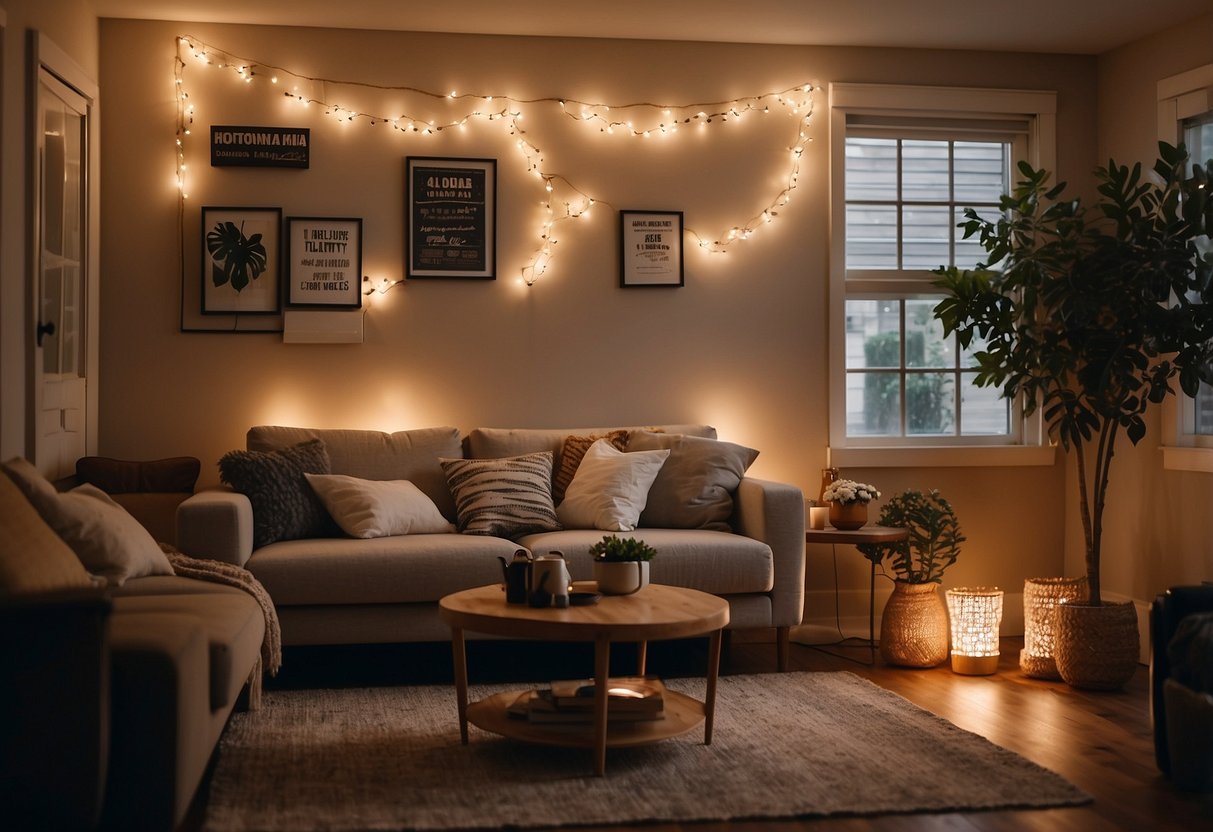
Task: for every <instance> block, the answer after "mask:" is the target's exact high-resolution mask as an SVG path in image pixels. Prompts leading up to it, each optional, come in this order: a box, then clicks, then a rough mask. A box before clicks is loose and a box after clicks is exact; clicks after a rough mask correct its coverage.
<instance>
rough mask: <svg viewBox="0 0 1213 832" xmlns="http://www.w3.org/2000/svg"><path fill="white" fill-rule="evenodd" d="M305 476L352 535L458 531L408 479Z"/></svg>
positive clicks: (337, 475)
mask: <svg viewBox="0 0 1213 832" xmlns="http://www.w3.org/2000/svg"><path fill="white" fill-rule="evenodd" d="M304 476H305V477H307V481H308V483H310V484H311V486H312V489H313V490H314V491H315V492H316V495H317V496H318V497H320V501H321V502H322V503H324V507H325V508H327V509H328V510H329V514H331V515H332V516H333V519H334V520H336V521H337V525H338V526H340V527H341V530H342V531H344V532H345V533H346V534H348V535H349V536H350V537H360V538H370V537H391V536H392V535H397V534H441V533H443V532H453V531H455V527H454V526H453V525H452V524H451V523H450V522H448V521H447V519H446V518H445V517H443V516H442V512H440V511H438V506H436V505H434V501H433V500H431V499H430V498H429V497H427V496H426V495H425V493H424V492H423V491H422V490H421V489H420V488H418V487H417V486H415V485H413V484H412V483H411V482H409V481H408V480H362V479H358V478H357V477H347V476H345V475H344V474H307V473H305V474H304Z"/></svg>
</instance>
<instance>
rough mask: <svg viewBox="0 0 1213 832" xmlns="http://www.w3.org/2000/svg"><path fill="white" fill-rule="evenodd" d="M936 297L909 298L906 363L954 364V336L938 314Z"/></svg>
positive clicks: (917, 364) (918, 365)
mask: <svg viewBox="0 0 1213 832" xmlns="http://www.w3.org/2000/svg"><path fill="white" fill-rule="evenodd" d="M936 303H937V301H935V300H907V301H906V366H907V367H955V366H956V356H955V353H954V352H953V349H952V343H951V339H945V338H944V337H943V324H942V323H940V322H939V320H938V319H936V317H935V312H934V309H935V304H936Z"/></svg>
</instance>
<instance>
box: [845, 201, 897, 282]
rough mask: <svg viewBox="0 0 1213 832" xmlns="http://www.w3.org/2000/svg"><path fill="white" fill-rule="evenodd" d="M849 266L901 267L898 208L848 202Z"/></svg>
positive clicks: (853, 267) (865, 267)
mask: <svg viewBox="0 0 1213 832" xmlns="http://www.w3.org/2000/svg"><path fill="white" fill-rule="evenodd" d="M847 268H848V269H895V268H897V208H896V207H894V206H891V205H890V206H887V207H884V206H873V205H848V206H847Z"/></svg>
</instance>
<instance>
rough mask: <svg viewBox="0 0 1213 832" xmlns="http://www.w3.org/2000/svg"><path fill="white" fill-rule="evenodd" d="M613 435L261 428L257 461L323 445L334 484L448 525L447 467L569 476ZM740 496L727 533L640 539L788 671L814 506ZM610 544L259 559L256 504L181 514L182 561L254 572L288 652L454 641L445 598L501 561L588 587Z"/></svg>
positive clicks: (794, 496) (238, 497)
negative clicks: (373, 493)
mask: <svg viewBox="0 0 1213 832" xmlns="http://www.w3.org/2000/svg"><path fill="white" fill-rule="evenodd" d="M610 430H612V429H611V428H581V429H564V430H558V429H547V430H531V429H519V430H510V429H491V428H479V429H476V430H472V431H471V432H470V433H469V434H468V435H467V436H466V437H463V436H461V434H460V432H459V430H458V429H456V428H453V427H442V428H429V429H422V430H412V431H400V432H396V433H381V432H378V431H364V430H326V429H307V428H292V427H276V426H259V427H254V428H252V429H250V430H249V432H248V435H247V437H246V444H247V449H248V450H250V451H273V450H276V449H278V450H281V449H284V448H290V447H292V446H295V445H298V443H301V442H306V441H308V440H313V439H320V440H321V441H322V442H323V443H324V446H325V448H326V449H327V452H328V456H329V461H330V463H331V472H332V473H334V474H344V475H348V476H353V477H358V478H362V479H367V480H410V481H411V482H413V483H414V484H415V485H416V486H417V487H418V488H419V489H420V490H421V491H422V492H424V493H425V494H426V495H427V496H429V497H430V499H432V500H433V502H434V504H435V505H436V506H437V508H438V509H439V510H440V511H441V512H442V514H443V516H445V517H446V518H447V519H448V520H451V521H455V520H456V510H455V503H454V500H453V498H452V496H451V492H450V490H449V488H448V486H447V481H446V478H445V476H444V473H443V470H442V468H441V466H440V463H439V460H440V459H452V458H455V459H458V458H464V459H497V458H504V457H514V456H519V455H522V454H528V453H533V452H537V451H548V452H550V453H552V454H553V458H554V466H553V470H559V468H560V463H561V459H560V454H561V450H562V447H563V446H564V441H565V438H566V437H567V436H569V435H570V434H578V435H584V434H591V433H605V432H607V431H610ZM615 430H642V429H638V428H633V429H622V428H617V429H615ZM656 430H659V431H661V432H663V433H665V434H667V435H671V436H681V435H686V436H693V437H702V438H708V439H715V438H716V433H715V430H714V429H713V428H711V427H709V426H706V425H664V426H660V427H659V428H656ZM722 444H724V443H722ZM731 496H732V511H731V513H730V515H729V517H728V522H727V526H726V528H727V529H728V530H727V531H723V530H705V529H698V528H645V527H643V523H642V527H641V528H638V529H637V530H636V531H634V532H628V533H626V536H634V537H637V538H639V539H642V540H644V541H646V542H648V543H649V544H650V545H652V546H654V547H656V548H657V550H658V552H659V554H658V556H657V558H656V559H655V560H654V561H653V563H652V567H651V568H652V580H653V581H654V582H656V583H666V584H673V585H677V586H684V587H691V588H694V589H700V590H703V591H705V592H710V593H713V594H716V595H720V596H721V597H723V598H725V599H727V600H728V601H729V606H730V624H729V627H730V628H732V629H742V628H745V629H750V628H774V630H775V633H776V643H777V645H778V650H777V658H778V665H779V667H780V668H781V669H783V668H784V667H785V666H786V656H787V637H788V631H789V628H790V627H791V626H793V625H795V624H798V623H800V618H801V613H802V607H803V601H804V501H803V497H802V494H801V492H800V490H799V489H798V488H796V487H794V486H791V485H784V484H780V483H775V482H768V481H764V480H760V479H754V478H751V477H743V478H742V479H741V481H740V484H739V485H738V486H737V487H736V490H735V492H734V493H733V494H732V495H731ZM603 534H604V532H602V531H598V530H594V529H566V530H561V531H547V532H542V533H537V534H528V535H525V536H522V537H519V538H517V539H516V540H507V539H504V538H501V537H492V536H482V535H472V534H459V533H455V532H451V533H446V534H409V535H398V536H392V537H380V538H374V539H353V538H349V537H317V538H310V539H295V540H280V541H277V542H273V543H270V544H269V545H265V546H261V547H258V548H254V545H253V510H252V504H251V503H250V500H249V499H248V497H246V496H245V495H244V494H241V493H238V492H236V491H234V490H231V489H230V488H225V487H224V488H218V489H212V490H204V491H200V492H199V493H197V494H195V495H194V496H192V497H191V498H190V499H188V500H187V501H185V502H184V503H182V505H181V506H180V507H179V508H178V510H177V541H178V546H179V547H180V548H181V549H182V551H184V552H186V553H187V554H190V555H194V556H196V557H207V558H215V559H219V560H223V561H228V562H230V563H235V564H238V565H242V566H244V567H245V568H247V569H248V570H249V571H250V572H252V573H253V575H255V576H256V577H257V579H258V580H260V581H261V583H262V584H263V585H264V586H265V588H266V589H267V590H268V592H269V594H270V596H271V597H272V598H273V599H274V603H275V606H276V607H277V610H278V616H279V620H280V622H281V627H282V640H283V644H286V645H298V644H341V643H375V642H409V641H442V640H448V639H449V638H450V631H449V629H448V628H447V627H446V625H444V624H443V623H442V622H441V621H440V620H439V618H438V603H437V602H438V600H439V599H440V598H442V596H444V595H446V594H448V593H451V592H455V591H458V590H461V589H466V588H469V587H473V586H480V585H484V584H490V583H500V582H501V578H502V575H501V566H500V563H499V562H498V560H497V558H498V557H499V556H501V557H505V558H506V559H507V560H508V559H509V558H510V556H511V555H512V554H513V552H514V551H515V549H517V548H518V546H523V547H526V548H528V549H530V550H531V551H533V552H535V553H537V554H543V553H546V552H547V551H549V550H559V551H561V552H563V553H564V554H565V556H566V558H567V559H568V562H569V569H570V572H571V574H572V577H573V579H574V580H587V579H590V578H591V558H590V555H589V554H588V550H589V547H590V545H591V544H592V543H594V542H596V541H597V540H600V539H601V538H602V536H603Z"/></svg>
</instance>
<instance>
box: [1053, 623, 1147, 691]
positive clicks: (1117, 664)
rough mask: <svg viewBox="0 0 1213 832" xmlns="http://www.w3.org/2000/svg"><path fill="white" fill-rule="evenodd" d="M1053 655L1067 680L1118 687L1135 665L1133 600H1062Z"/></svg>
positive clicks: (1094, 686)
mask: <svg viewBox="0 0 1213 832" xmlns="http://www.w3.org/2000/svg"><path fill="white" fill-rule="evenodd" d="M1055 622H1056V627H1055V632H1054V639H1055V640H1054V644H1053V657H1054V658H1055V659H1056V661H1057V672H1058V673H1060V674H1061V678H1062V679H1063V680H1065V682H1066V684H1068V685H1070V686H1072V687H1076V688H1084V689H1086V690H1119V689H1120V688H1122V687H1124V685H1125V683H1126V682H1128V681H1129V679H1131V678H1133V671H1134V670H1136V669H1137V657H1138V652H1139V648H1138V636H1137V610H1136V609H1134V607H1133V604H1132V602H1125V603H1123V604H1108V603H1104V604H1101V605H1099V606H1098V607H1094V606H1088V605H1086V604H1061V605H1059V606H1058V607H1057V611H1056V619H1055Z"/></svg>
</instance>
